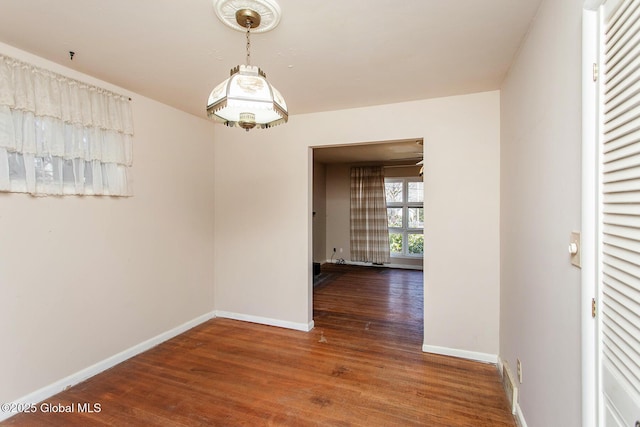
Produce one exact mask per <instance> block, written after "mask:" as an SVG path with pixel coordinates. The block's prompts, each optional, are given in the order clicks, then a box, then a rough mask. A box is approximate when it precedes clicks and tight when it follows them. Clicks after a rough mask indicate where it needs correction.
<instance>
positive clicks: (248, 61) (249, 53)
mask: <svg viewBox="0 0 640 427" xmlns="http://www.w3.org/2000/svg"><path fill="white" fill-rule="evenodd" d="M250 32H251V21H250V20H249V19H247V65H251V51H250V49H251V39H250V38H249V34H250Z"/></svg>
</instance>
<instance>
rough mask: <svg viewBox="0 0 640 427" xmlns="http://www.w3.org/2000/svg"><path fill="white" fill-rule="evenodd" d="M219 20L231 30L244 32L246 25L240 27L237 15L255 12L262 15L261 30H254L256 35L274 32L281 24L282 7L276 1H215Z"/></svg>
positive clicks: (214, 5) (214, 4)
mask: <svg viewBox="0 0 640 427" xmlns="http://www.w3.org/2000/svg"><path fill="white" fill-rule="evenodd" d="M213 7H214V9H215V11H216V15H218V18H220V20H221V21H222V22H223V23H224V24H225V25H227V26H228V27H230V28H233V29H234V30H237V31H244V30H245V28H244V24H241V25H240V26H239V25H238V21H237V20H236V13H238V11H239V10H253V11H256V12H257V13H258V15H260V28H255V29H253V28H252V31H253V32H254V33H265V32H267V31H270V30H273V29H274V28H275V27H277V26H278V24H279V23H280V15H281V13H280V6H279V5H278V3H276V2H275V0H213Z"/></svg>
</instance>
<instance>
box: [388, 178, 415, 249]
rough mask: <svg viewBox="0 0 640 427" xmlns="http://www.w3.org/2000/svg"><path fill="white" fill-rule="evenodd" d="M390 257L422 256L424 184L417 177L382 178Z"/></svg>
mask: <svg viewBox="0 0 640 427" xmlns="http://www.w3.org/2000/svg"><path fill="white" fill-rule="evenodd" d="M384 186H385V193H386V199H387V218H388V223H389V249H390V251H391V256H392V257H393V256H396V257H398V256H405V257H418V258H420V257H422V256H423V255H424V183H423V182H422V179H421V178H418V177H411V178H385V180H384Z"/></svg>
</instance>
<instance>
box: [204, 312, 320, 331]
mask: <svg viewBox="0 0 640 427" xmlns="http://www.w3.org/2000/svg"><path fill="white" fill-rule="evenodd" d="M215 314H216V317H222V318H225V319H233V320H241V321H243V322H251V323H258V324H260V325H267V326H277V327H279V328H286V329H294V330H296V331H303V332H309V331H310V330H312V329H313V326H314V323H313V320H312V321H310V322H309V323H296V322H289V321H286V320H280V319H271V318H269V317H260V316H252V315H249V314H241V313H232V312H229V311H216V312H215Z"/></svg>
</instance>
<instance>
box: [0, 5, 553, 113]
mask: <svg viewBox="0 0 640 427" xmlns="http://www.w3.org/2000/svg"><path fill="white" fill-rule="evenodd" d="M278 3H279V4H280V7H281V9H282V20H281V22H280V25H279V26H278V27H277V28H276V29H275V30H273V31H270V32H267V33H260V34H254V35H253V36H252V37H251V45H252V50H251V57H252V64H253V65H258V66H260V67H261V68H262V69H263V70H264V71H265V72H266V73H267V78H268V79H269V81H270V82H271V83H272V84H273V85H274V86H275V87H276V88H278V89H279V90H280V92H282V94H283V95H284V97H285V99H286V101H287V104H288V107H289V113H290V115H291V116H295V115H296V114H303V113H311V112H318V111H327V110H337V109H343V108H352V107H361V106H368V105H377V104H386V103H394V102H402V101H409V100H416V99H426V98H433V97H441V96H450V95H457V94H463V93H472V92H480V91H487V90H494V89H498V88H499V87H500V84H501V82H502V80H503V78H504V76H505V74H506V72H507V70H508V68H509V65H510V63H511V61H512V59H513V57H514V55H515V54H516V52H517V49H518V47H519V45H520V43H521V41H522V39H523V37H524V35H525V34H526V31H527V29H528V27H529V25H530V23H531V21H532V19H533V17H534V15H535V13H536V10H537V8H538V5H539V3H540V0H404V1H399V0H348V1H347V0H343V1H327V0H325V1H318V0H278ZM0 41H2V42H5V43H7V44H10V45H12V46H15V47H17V48H20V49H23V50H26V51H29V52H32V53H34V54H36V55H39V56H41V57H44V58H47V59H49V60H52V61H55V62H58V63H61V64H63V65H66V66H68V67H70V68H73V69H76V70H78V71H81V72H84V73H87V74H90V75H92V76H95V77H98V78H100V79H102V80H105V81H108V82H111V83H114V84H116V85H119V86H121V87H124V88H126V89H128V90H131V91H133V92H136V93H140V94H142V95H145V96H148V97H150V98H153V99H156V100H158V101H161V102H164V103H166V104H169V105H172V106H174V107H176V108H178V109H181V110H184V111H186V112H189V113H192V114H195V115H198V116H202V117H204V116H205V104H206V101H207V97H208V95H209V92H210V91H211V89H212V88H213V87H214V86H215V85H216V84H217V83H219V82H220V81H222V80H224V79H225V78H226V77H227V76H228V75H229V69H230V68H232V67H233V66H235V65H238V64H241V63H244V60H245V35H244V34H243V33H242V32H240V31H234V30H233V29H231V28H229V27H227V26H225V25H224V24H222V22H220V21H219V20H218V18H217V16H216V15H215V12H214V10H213V6H212V3H211V0H101V1H98V0H56V1H52V0H12V1H10V0H3V1H0ZM70 50H72V51H74V52H75V53H76V54H75V57H74V58H73V61H71V60H70V59H69V54H68V52H69V51H70ZM294 119H295V117H290V120H294Z"/></svg>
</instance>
